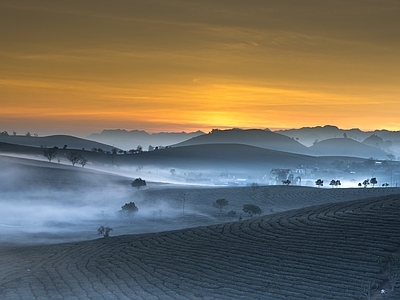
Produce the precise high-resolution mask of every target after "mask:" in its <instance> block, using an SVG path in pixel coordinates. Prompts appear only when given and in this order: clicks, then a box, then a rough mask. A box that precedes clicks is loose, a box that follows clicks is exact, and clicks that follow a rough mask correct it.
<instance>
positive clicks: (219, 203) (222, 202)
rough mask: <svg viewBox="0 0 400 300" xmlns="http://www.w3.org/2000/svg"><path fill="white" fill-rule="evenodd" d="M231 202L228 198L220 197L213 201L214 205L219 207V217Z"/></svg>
mask: <svg viewBox="0 0 400 300" xmlns="http://www.w3.org/2000/svg"><path fill="white" fill-rule="evenodd" d="M228 203H229V201H228V200H226V199H224V198H220V199H217V200H215V202H214V203H213V206H214V207H216V208H218V209H219V217H220V218H221V215H222V209H223V208H224V207H225V206H227V205H228Z"/></svg>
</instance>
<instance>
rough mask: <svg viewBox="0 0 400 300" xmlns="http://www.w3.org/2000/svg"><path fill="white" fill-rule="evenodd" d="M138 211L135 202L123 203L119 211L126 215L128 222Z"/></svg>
mask: <svg viewBox="0 0 400 300" xmlns="http://www.w3.org/2000/svg"><path fill="white" fill-rule="evenodd" d="M138 211H139V209H138V208H137V206H136V204H135V202H129V203H125V204H124V205H123V206H121V213H122V214H123V215H124V216H127V217H128V219H129V222H130V221H131V220H132V216H133V215H134V214H135V213H137V212H138Z"/></svg>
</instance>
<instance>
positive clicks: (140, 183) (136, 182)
mask: <svg viewBox="0 0 400 300" xmlns="http://www.w3.org/2000/svg"><path fill="white" fill-rule="evenodd" d="M131 185H132V187H135V188H137V189H140V188H141V187H142V186H146V180H143V179H142V178H140V177H139V178H136V179H135V180H134V181H132V183H131Z"/></svg>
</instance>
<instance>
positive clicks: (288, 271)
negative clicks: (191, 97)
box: [0, 195, 400, 300]
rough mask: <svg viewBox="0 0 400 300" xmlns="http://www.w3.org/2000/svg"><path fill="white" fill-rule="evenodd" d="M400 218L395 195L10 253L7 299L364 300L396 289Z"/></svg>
mask: <svg viewBox="0 0 400 300" xmlns="http://www.w3.org/2000/svg"><path fill="white" fill-rule="evenodd" d="M399 214H400V201H399V195H392V196H384V197H379V198H369V199H365V200H356V201H350V202H339V203H333V204H332V203H329V204H324V205H319V206H313V207H307V208H301V209H298V210H292V211H287V212H283V213H277V214H273V215H267V216H263V217H259V218H252V219H248V220H244V221H236V222H230V223H224V224H220V225H211V226H206V227H197V228H189V229H183V230H177V231H170V232H162V233H154V234H143V235H126V236H119V237H111V238H107V239H98V240H93V241H85V242H76V243H65V244H58V245H38V246H4V245H3V246H1V247H0V261H1V264H0V297H1V298H2V299H13V298H21V297H28V298H46V299H49V298H66V297H78V298H101V297H102V298H107V299H124V298H127V299H128V298H135V299H136V298H138V299H160V298H161V299H275V300H281V299H282V300H283V299H291V300H295V299H296V300H301V299H308V300H309V299H313V300H316V299H340V300H354V299H366V296H365V294H366V293H369V292H371V293H372V296H374V297H375V296H378V295H377V294H378V293H379V291H380V289H383V288H384V289H389V286H388V281H387V277H386V274H385V272H384V271H382V267H381V266H380V265H379V259H390V257H393V255H397V254H396V253H397V252H398V251H399V246H400V232H399V230H398V228H399V226H400V219H399V218H398V215H399ZM372 283H376V285H377V286H376V289H375V287H374V288H372ZM399 295H400V294H399V292H398V291H396V290H395V293H394V294H393V293H392V295H391V296H393V297H394V298H393V299H398V297H399Z"/></svg>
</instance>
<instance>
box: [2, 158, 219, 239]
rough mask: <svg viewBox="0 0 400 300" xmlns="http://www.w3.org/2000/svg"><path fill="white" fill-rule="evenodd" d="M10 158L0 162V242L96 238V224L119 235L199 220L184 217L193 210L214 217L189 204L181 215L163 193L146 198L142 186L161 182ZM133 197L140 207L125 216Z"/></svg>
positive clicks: (202, 216)
mask: <svg viewBox="0 0 400 300" xmlns="http://www.w3.org/2000/svg"><path fill="white" fill-rule="evenodd" d="M14 162H15V161H10V160H8V161H7V160H6V161H5V160H4V159H2V161H1V166H0V167H2V169H3V172H2V173H1V175H0V181H1V183H0V188H1V198H0V207H1V210H0V242H13V243H29V244H32V243H58V242H68V241H79V240H88V239H95V238H100V237H101V235H99V234H98V232H97V229H98V228H99V227H100V226H108V227H111V228H112V229H113V230H112V232H111V235H121V234H132V233H148V232H156V231H164V230H169V229H178V228H184V227H190V226H196V224H197V225H198V224H199V223H197V222H191V220H190V219H188V218H189V216H192V217H193V216H195V215H197V216H198V217H199V218H200V219H201V220H203V219H207V220H208V221H207V222H213V220H214V217H212V216H207V215H206V214H204V213H201V212H197V211H196V210H194V209H193V208H190V207H187V208H186V210H185V214H183V212H182V204H181V200H180V199H176V202H175V203H174V202H173V201H172V202H171V201H170V199H169V201H168V202H167V201H165V200H163V199H162V197H157V198H152V199H148V198H147V197H145V196H144V194H143V192H144V191H146V189H158V188H162V186H163V185H162V184H157V183H151V182H149V183H148V186H147V187H144V188H141V189H140V190H138V189H136V188H132V187H131V185H130V183H131V182H132V179H133V178H134V177H133V176H132V177H131V178H129V177H122V176H119V175H117V173H118V170H114V173H115V174H112V175H110V174H106V173H100V172H97V171H92V170H83V169H82V168H77V167H75V168H72V167H70V166H66V167H63V166H60V165H58V164H57V165H56V166H57V168H50V167H49V165H50V164H48V163H45V162H32V161H29V163H27V162H24V164H13V163H14ZM18 162H19V161H18ZM54 165H55V164H54ZM50 166H51V165H50ZM120 173H121V174H125V172H124V171H121V172H120ZM147 175H149V176H147V177H148V178H150V179H155V178H156V179H160V178H159V176H158V175H156V176H151V175H150V174H149V173H147ZM147 177H146V180H148V179H147ZM170 181H171V182H173V181H174V180H173V179H172V180H170ZM131 201H133V202H134V203H135V204H136V206H137V207H138V209H139V210H138V212H137V213H135V214H134V215H133V216H132V217H131V218H127V217H126V216H124V215H123V214H121V212H120V211H121V207H122V206H123V205H124V204H125V203H129V202H131Z"/></svg>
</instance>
